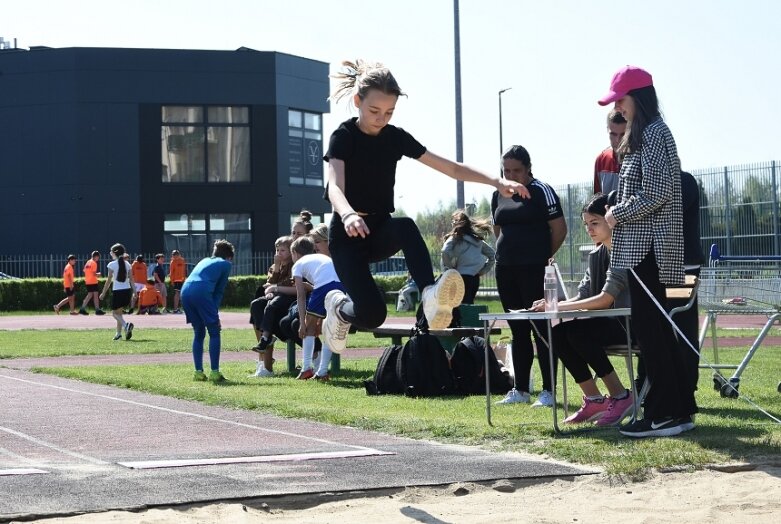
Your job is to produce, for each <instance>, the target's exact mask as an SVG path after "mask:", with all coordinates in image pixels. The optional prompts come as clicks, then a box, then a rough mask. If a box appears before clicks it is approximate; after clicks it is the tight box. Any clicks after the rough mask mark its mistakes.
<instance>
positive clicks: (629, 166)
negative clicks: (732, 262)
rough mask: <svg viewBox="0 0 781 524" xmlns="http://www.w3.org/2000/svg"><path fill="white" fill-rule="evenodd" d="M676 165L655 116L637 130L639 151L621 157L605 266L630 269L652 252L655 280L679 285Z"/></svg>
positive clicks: (680, 226) (680, 258)
mask: <svg viewBox="0 0 781 524" xmlns="http://www.w3.org/2000/svg"><path fill="white" fill-rule="evenodd" d="M680 173H681V162H680V160H679V159H678V150H677V148H676V146H675V139H674V138H673V135H672V133H670V129H669V128H668V127H667V124H665V123H664V120H662V119H661V118H657V119H656V120H654V121H652V122H651V123H650V124H648V125H647V126H646V127H645V129H644V130H643V137H642V141H641V146H640V149H639V151H635V152H633V153H630V154H628V155H626V157H624V160H623V162H622V164H621V173H620V175H619V185H618V194H619V204H617V205H616V206H614V207H613V208H612V210H613V216H614V217H615V218H616V220H617V221H618V224H617V225H616V227H615V228H614V229H613V246H612V247H613V249H612V253H611V261H610V262H611V265H612V266H613V267H616V268H630V267H634V266H636V265H637V264H639V263H640V262H641V261H642V260H643V258H645V256H646V255H647V254H648V253H649V252H650V251H651V249H652V248H653V251H654V254H655V256H656V263H657V265H658V266H659V280H660V281H661V282H663V283H665V284H680V283H682V282H683V212H682V209H681V180H680Z"/></svg>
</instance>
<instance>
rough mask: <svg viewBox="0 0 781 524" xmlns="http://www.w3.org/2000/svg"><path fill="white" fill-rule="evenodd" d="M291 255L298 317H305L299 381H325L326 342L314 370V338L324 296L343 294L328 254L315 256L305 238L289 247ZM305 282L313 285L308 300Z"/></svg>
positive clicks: (323, 309)
mask: <svg viewBox="0 0 781 524" xmlns="http://www.w3.org/2000/svg"><path fill="white" fill-rule="evenodd" d="M290 252H291V254H292V256H293V270H292V273H293V280H294V281H295V283H296V296H297V300H298V311H299V314H300V312H302V311H305V312H306V314H305V316H304V318H303V319H302V320H303V321H302V322H301V327H300V328H299V331H298V332H299V335H300V337H301V339H302V340H303V344H302V348H303V354H304V362H303V364H301V373H299V374H298V377H297V378H298V379H299V380H309V379H310V378H314V379H315V380H320V381H324V382H325V381H328V379H329V376H328V364H329V363H330V362H331V349H330V348H329V346H328V343H327V342H326V341H323V349H322V351H321V352H320V363H319V365H318V369H317V370H316V371H315V370H314V367H313V365H312V357H313V356H314V352H315V337H316V336H317V335H318V334H319V333H320V328H321V326H322V322H323V318H325V314H326V312H325V297H326V295H328V294H330V293H332V292H334V291H338V292H343V288H342V283H341V282H340V281H339V277H338V276H336V271H334V264H333V262H332V261H331V258H330V257H329V256H328V255H324V254H322V253H315V244H314V242H313V241H312V239H311V238H309V237H308V236H303V237H299V238H297V239H296V240H295V241H293V244H291V246H290ZM304 280H306V281H308V282H309V283H310V284H312V287H313V289H312V293H311V294H310V295H309V300H307V298H306V293H307V288H306V284H305V283H304Z"/></svg>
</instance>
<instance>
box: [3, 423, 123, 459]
mask: <svg viewBox="0 0 781 524" xmlns="http://www.w3.org/2000/svg"><path fill="white" fill-rule="evenodd" d="M0 431H5V432H6V433H10V434H11V435H15V436H17V437H19V438H23V439H25V440H29V441H30V442H33V443H35V444H38V445H39V446H44V447H46V448H49V449H53V450H54V451H57V452H58V453H62V454H63V455H68V456H70V457H73V458H77V459H79V460H84V461H87V462H90V463H92V464H100V465H103V464H108V462H104V461H102V460H99V459H96V458H93V457H88V456H87V455H82V454H81V453H76V452H75V451H70V450H67V449H65V448H61V447H59V446H57V445H55V444H52V443H51V442H46V441H44V440H41V439H39V438H35V437H33V436H32V435H27V434H26V433H21V432H19V431H15V430H13V429H11V428H6V427H3V426H0Z"/></svg>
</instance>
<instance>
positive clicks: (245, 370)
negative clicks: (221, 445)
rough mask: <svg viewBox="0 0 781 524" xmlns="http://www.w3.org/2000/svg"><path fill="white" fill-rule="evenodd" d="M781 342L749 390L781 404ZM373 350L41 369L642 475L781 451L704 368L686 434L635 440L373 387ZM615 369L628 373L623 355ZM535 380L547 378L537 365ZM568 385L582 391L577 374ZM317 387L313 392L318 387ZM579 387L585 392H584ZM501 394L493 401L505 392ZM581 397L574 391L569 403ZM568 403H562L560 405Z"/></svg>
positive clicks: (731, 358) (776, 432)
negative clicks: (195, 368)
mask: <svg viewBox="0 0 781 524" xmlns="http://www.w3.org/2000/svg"><path fill="white" fill-rule="evenodd" d="M779 351H781V348H779V347H766V348H762V349H761V350H760V351H758V352H757V354H756V355H755V356H754V359H753V360H752V363H751V366H749V368H748V369H747V370H746V371H745V373H744V375H743V382H742V383H741V387H740V392H741V394H742V396H747V397H749V398H751V399H752V400H753V401H754V402H756V403H757V404H759V405H760V406H762V407H763V408H765V409H767V410H768V411H770V412H771V413H773V414H774V415H775V416H779V414H781V395H779V393H777V392H776V385H777V383H778V381H779V379H781V355H780V354H779ZM744 353H745V349H744V348H741V349H724V350H723V351H722V355H721V356H722V360H723V361H724V362H738V361H739V360H740V359H741V358H742V357H743V354H744ZM375 365H376V359H361V360H346V361H345V360H343V361H342V372H341V373H340V374H339V375H337V376H335V377H333V379H332V381H331V382H330V383H328V384H320V383H313V382H301V381H296V380H294V379H293V377H291V376H290V375H287V374H284V373H282V374H280V375H279V376H278V377H275V378H272V379H264V380H258V379H251V378H248V377H247V375H248V374H249V373H250V372H251V371H253V370H254V367H253V365H252V363H251V362H250V361H249V359H248V361H247V362H246V363H243V362H230V363H225V364H224V365H223V366H222V371H223V373H224V374H225V375H226V376H227V377H228V379H229V380H230V383H229V384H228V385H225V386H213V385H211V384H209V383H200V382H199V383H196V382H192V381H191V375H192V369H191V366H189V365H178V364H177V365H160V364H155V365H138V366H122V367H120V366H96V367H83V368H48V369H38V370H36V371H38V372H42V373H51V374H56V375H59V376H63V377H68V378H74V379H78V380H85V381H90V382H96V383H101V384H108V385H113V386H118V387H124V388H130V389H135V390H140V391H147V392H150V393H156V394H162V395H167V396H172V397H177V398H182V399H188V400H194V401H198V402H204V403H207V404H213V405H220V406H227V407H232V408H238V409H250V410H259V411H263V412H268V413H273V414H276V415H280V416H284V417H295V418H304V419H312V420H318V421H322V422H328V423H332V424H339V425H346V426H352V427H357V428H362V429H370V430H376V431H381V432H386V433H391V434H394V435H401V436H407V437H412V438H420V439H431V440H436V441H441V442H449V443H458V444H467V445H479V446H482V447H484V448H486V449H490V450H501V451H522V452H531V453H537V454H541V455H547V456H550V457H552V458H555V459H560V460H567V461H571V462H575V463H580V464H591V465H597V466H600V467H603V468H605V469H606V471H607V472H609V473H612V474H625V475H630V476H633V477H642V476H643V475H644V474H645V473H646V472H648V471H649V470H650V468H679V467H684V468H696V467H699V466H702V465H705V464H711V463H724V462H732V461H752V460H753V461H762V460H767V459H772V460H777V458H778V456H779V454H780V453H781V425H778V424H775V423H774V422H772V421H770V420H769V419H768V418H766V417H764V416H763V415H762V414H760V413H759V412H758V411H756V410H755V409H754V408H753V407H751V406H750V405H749V404H747V403H746V402H744V401H743V400H741V399H737V400H730V399H723V398H721V397H720V396H719V394H718V393H717V392H715V391H714V390H713V389H712V387H711V378H710V372H706V371H702V373H701V379H700V390H699V392H698V394H697V401H698V403H699V405H700V414H699V415H698V416H697V428H696V429H695V430H694V431H692V432H689V433H686V434H685V436H682V437H678V438H668V439H641V440H630V439H626V438H624V437H622V436H621V435H619V434H618V432H617V431H616V430H615V429H602V430H595V431H590V432H585V433H578V434H575V435H572V436H569V437H567V438H555V437H554V435H553V431H552V427H551V426H552V424H551V420H550V419H551V414H550V411H549V410H548V409H534V408H531V407H530V406H528V405H513V406H506V407H505V406H495V407H494V409H493V410H492V413H493V422H494V426H493V427H490V426H488V425H487V424H486V420H485V398H484V397H481V396H472V397H453V398H437V399H411V398H405V397H397V396H380V397H369V396H367V395H366V394H365V392H364V389H363V385H362V382H363V380H365V379H367V378H370V377H371V375H372V374H373V371H374V367H375ZM616 369H617V370H619V372H620V373H621V374H623V373H625V371H624V370H623V365H622V364H621V363H620V362H616ZM536 373H537V377H536V380H535V383H536V384H540V376H539V371H538V370H537V371H536ZM568 387H569V391H570V392H571V395H572V394H573V393H572V392H575V391H576V385H575V384H574V383H573V382H572V381H571V380H570V382H569V383H568ZM313 392H314V393H315V394H313ZM574 396H576V397H577V396H578V395H577V393H575V394H574ZM499 398H500V397H499V396H495V397H494V401H496V400H499ZM576 402H577V403H579V398H578V399H574V398H572V397H571V402H570V405H571V408H572V409H576V408H577V406H576V404H575V403H576ZM560 413H561V412H560Z"/></svg>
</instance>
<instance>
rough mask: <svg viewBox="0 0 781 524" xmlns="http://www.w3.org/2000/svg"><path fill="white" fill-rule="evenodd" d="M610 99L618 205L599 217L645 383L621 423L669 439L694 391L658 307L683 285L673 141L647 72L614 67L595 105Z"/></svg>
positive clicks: (634, 432) (628, 431) (690, 425)
mask: <svg viewBox="0 0 781 524" xmlns="http://www.w3.org/2000/svg"><path fill="white" fill-rule="evenodd" d="M610 103H615V109H616V111H619V112H620V113H621V114H622V115H624V118H625V119H626V120H627V122H628V125H627V131H626V134H625V135H624V138H623V139H622V140H621V143H620V144H619V146H618V151H617V152H618V154H619V157H620V158H621V172H620V177H619V178H620V181H619V186H618V200H617V204H616V205H615V206H613V207H611V208H610V209H609V210H608V212H607V214H606V215H605V219H606V220H607V222H608V225H610V227H611V228H612V229H613V242H612V243H613V251H612V255H611V266H612V267H615V268H628V269H630V271H629V291H630V297H631V301H632V329H633V331H634V334H635V336H636V338H637V341H638V343H639V345H640V349H641V352H642V355H643V360H644V363H645V367H646V370H647V375H648V379H649V380H650V382H651V390H650V391H649V393H648V396H647V397H646V399H645V418H644V419H643V420H638V421H635V422H632V423H630V424H627V425H625V426H622V427H621V429H620V432H621V433H622V434H623V435H626V436H629V437H652V436H657V437H659V436H672V435H678V434H680V433H682V432H684V431H688V430H691V429H694V422H693V419H692V415H694V413H696V411H697V405H696V403H695V401H694V392H693V391H692V390H691V389H690V388H688V387H687V384H686V380H687V378H686V376H685V372H684V370H685V369H686V367H685V366H684V364H683V358H682V355H681V353H680V351H679V350H678V343H677V340H676V338H675V334H674V332H673V329H672V326H671V324H670V323H669V322H668V320H667V319H666V318H665V316H664V315H663V313H662V311H661V310H660V309H659V307H658V304H662V305H664V303H665V300H666V298H665V284H680V283H683V278H684V276H683V215H682V210H681V180H680V171H681V164H680V160H679V159H678V151H677V149H676V146H675V139H674V138H673V135H672V133H670V130H669V128H668V127H667V124H665V122H664V120H663V119H662V116H661V113H660V111H659V100H658V99H657V97H656V90H655V89H654V86H653V79H652V78H651V75H650V74H649V73H648V72H647V71H644V70H643V69H640V68H639V67H634V66H626V67H624V68H622V69H620V70H619V71H618V72H617V73H616V74H615V75H614V76H613V80H612V82H611V83H610V91H609V92H608V94H607V95H605V96H604V97H603V98H602V99H601V100H599V104H600V105H603V106H604V105H607V104H610Z"/></svg>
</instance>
